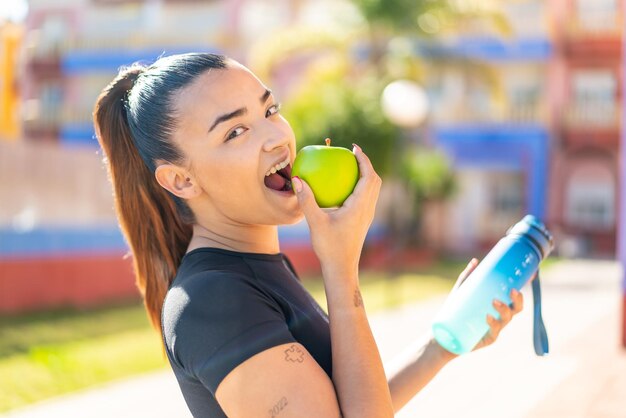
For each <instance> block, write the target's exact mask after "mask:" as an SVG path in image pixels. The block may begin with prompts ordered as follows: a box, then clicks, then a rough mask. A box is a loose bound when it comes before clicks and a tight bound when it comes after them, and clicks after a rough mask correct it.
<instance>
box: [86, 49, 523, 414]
mask: <svg viewBox="0 0 626 418" xmlns="http://www.w3.org/2000/svg"><path fill="white" fill-rule="evenodd" d="M279 111H280V105H279V104H278V103H277V102H276V99H275V98H274V96H273V94H272V92H271V90H269V89H268V88H267V87H266V86H265V85H264V84H263V83H262V82H261V81H259V79H258V78H256V77H255V76H254V74H252V73H251V72H250V71H249V70H248V69H246V68H245V67H243V66H242V65H240V64H238V63H237V62H235V61H233V60H231V59H228V58H226V57H223V56H219V55H213V54H185V55H177V56H171V57H166V58H161V59H159V60H158V61H157V62H156V63H154V64H152V65H150V66H149V67H145V68H144V67H138V66H135V67H131V68H128V69H125V70H122V71H121V72H120V74H119V75H118V76H117V78H115V79H114V80H113V81H112V82H111V84H110V85H109V86H107V87H106V88H105V89H104V90H103V92H102V94H101V95H100V97H99V98H98V101H97V103H96V107H95V111H94V121H95V125H96V131H97V136H98V140H99V141H100V144H101V146H102V149H103V151H104V154H105V157H106V164H107V167H108V170H109V175H110V178H111V181H112V184H113V189H114V197H115V204H116V209H117V214H118V218H119V222H120V224H121V226H122V229H123V232H124V235H125V237H126V239H127V241H128V243H129V245H130V247H131V250H132V254H133V260H134V268H135V274H136V277H137V284H138V287H139V289H140V290H141V292H142V294H143V296H144V300H145V305H146V308H147V311H148V314H149V317H150V318H151V320H152V323H153V324H154V325H155V327H157V329H159V330H161V332H162V336H163V341H164V344H165V350H166V353H167V357H168V359H169V362H170V364H171V366H172V369H173V371H174V373H175V375H176V378H177V379H178V382H179V384H180V388H181V390H182V393H183V395H184V397H185V400H186V402H187V404H188V406H189V409H190V410H191V412H192V414H193V415H194V416H197V417H224V416H228V417H245V418H247V417H262V416H265V417H280V418H284V417H300V418H301V417H331V418H337V417H339V416H341V415H343V416H344V417H358V418H364V417H375V418H381V417H391V416H393V414H394V411H398V410H399V409H400V408H401V407H402V406H403V405H404V404H406V403H407V402H408V401H409V400H410V399H411V398H412V397H413V396H414V395H415V394H416V393H417V392H418V391H419V390H420V389H421V388H422V387H423V386H424V385H426V384H427V383H428V382H429V381H430V380H431V379H432V378H433V376H434V375H435V374H436V373H437V372H438V371H439V370H440V369H441V368H442V367H443V366H444V365H445V364H446V363H447V362H448V361H450V360H451V359H452V358H453V357H454V356H453V355H452V354H450V353H448V352H446V351H445V350H444V349H442V348H441V347H439V346H438V345H437V344H436V343H435V342H434V340H432V339H431V338H428V339H426V340H425V342H424V344H423V345H420V346H419V347H416V348H415V350H414V352H413V353H412V355H410V356H409V357H407V358H406V359H404V362H403V363H402V364H401V366H400V367H399V368H398V369H397V371H395V372H394V373H393V376H391V378H390V379H389V380H387V378H386V376H385V372H384V370H383V366H382V363H381V359H380V356H379V353H378V349H377V347H376V344H375V341H374V339H373V338H372V333H371V331H370V327H369V325H368V321H367V316H366V313H365V309H364V307H363V302H362V299H361V294H360V292H359V268H358V266H359V257H360V253H361V250H362V246H363V242H364V239H365V235H366V232H367V230H368V228H369V226H370V224H371V222H372V218H373V216H374V209H375V205H376V201H377V198H378V192H379V189H380V185H381V180H380V178H379V177H378V175H377V174H376V173H375V171H374V169H373V168H372V165H371V164H370V161H369V159H368V157H367V156H366V155H365V154H364V153H363V151H362V150H361V149H360V148H359V147H358V146H356V145H355V146H354V150H353V152H354V154H355V156H356V158H357V160H358V163H359V168H360V172H361V177H360V179H359V182H358V184H357V186H356V188H355V190H354V192H353V193H352V195H351V196H350V197H349V198H348V199H347V200H346V202H345V203H344V204H343V206H342V207H341V208H339V209H337V210H333V211H323V210H321V209H320V208H319V207H318V206H317V205H316V203H315V199H314V198H313V195H312V192H311V189H310V188H309V187H308V185H307V184H306V183H305V182H304V181H301V180H299V179H298V178H294V179H293V180H291V179H290V173H291V164H292V163H293V160H294V158H295V154H296V143H295V138H294V134H293V131H292V130H291V128H290V126H289V124H288V123H287V121H286V120H285V119H284V118H283V117H282V116H281V115H280V112H279ZM292 181H293V183H291V182H292ZM303 216H304V217H305V218H306V220H307V222H308V225H309V228H310V232H311V240H312V245H313V248H314V250H315V253H316V255H317V257H318V258H319V260H320V263H321V266H322V275H323V278H324V286H325V289H326V295H327V300H328V316H326V314H325V313H324V312H323V311H322V309H320V307H319V306H318V305H317V304H316V302H315V301H314V300H313V299H312V298H311V296H310V295H309V294H308V293H307V292H306V290H305V289H304V288H303V287H302V285H301V284H300V282H299V279H298V278H297V276H296V273H295V272H294V270H293V268H292V266H291V264H290V262H289V260H288V259H287V257H286V256H285V255H284V254H282V253H281V252H280V247H279V242H278V233H277V225H279V224H293V223H295V222H297V221H299V220H301V219H302V217H303ZM475 265H476V260H472V262H471V263H470V265H468V268H467V269H466V271H464V272H463V273H462V274H461V276H460V279H461V280H462V279H464V277H466V276H467V274H469V272H470V271H471V270H472V269H473V267H474V266H475ZM512 299H513V301H514V303H513V304H512V307H508V306H505V305H503V304H499V305H498V304H496V309H497V310H498V311H499V313H500V315H501V319H500V320H494V319H493V318H488V321H489V323H490V326H491V331H490V333H489V334H488V336H487V337H485V339H484V340H483V341H482V342H481V343H480V344H479V346H484V345H487V344H489V343H491V342H492V341H493V340H494V339H495V338H496V337H497V335H498V333H499V332H500V330H501V329H502V327H503V326H505V325H506V324H507V323H508V322H509V321H510V320H511V317H512V316H513V315H514V314H516V313H517V312H519V311H520V310H521V309H522V296H521V294H519V293H515V294H513V295H512Z"/></svg>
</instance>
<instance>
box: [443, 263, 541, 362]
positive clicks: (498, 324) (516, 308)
mask: <svg viewBox="0 0 626 418" xmlns="http://www.w3.org/2000/svg"><path fill="white" fill-rule="evenodd" d="M477 265H478V260H477V259H475V258H473V259H472V260H471V261H470V262H469V264H468V265H467V267H466V268H465V270H463V272H462V273H461V274H460V275H459V278H458V280H457V282H456V284H455V285H454V288H453V291H454V290H456V289H457V288H458V287H459V286H460V285H461V284H462V283H463V282H464V281H465V279H467V277H468V276H469V275H470V273H471V272H472V271H474V269H475V268H476V266H477ZM534 278H535V276H533V278H532V279H531V280H534ZM509 297H510V298H511V301H512V303H511V305H510V306H509V305H507V304H505V303H503V302H501V301H499V300H494V302H493V307H494V309H495V310H496V311H497V312H498V314H500V319H496V318H494V317H493V316H491V315H487V318H486V319H487V324H488V325H489V332H487V334H485V336H484V337H483V339H482V340H480V341H479V342H478V344H476V346H475V347H474V350H472V351H476V350H478V349H481V348H483V347H487V346H488V345H491V344H493V343H494V342H495V341H496V340H497V339H498V335H500V332H502V330H503V329H504V327H506V326H507V325H508V324H509V322H511V320H512V319H513V317H514V316H515V315H517V314H518V313H520V312H521V311H522V309H523V308H524V296H523V295H522V293H521V292H518V291H517V290H515V289H513V290H512V291H511V294H510V295H509Z"/></svg>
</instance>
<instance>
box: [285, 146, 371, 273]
mask: <svg viewBox="0 0 626 418" xmlns="http://www.w3.org/2000/svg"><path fill="white" fill-rule="evenodd" d="M353 145H354V144H353ZM353 152H354V155H355V156H356V159H357V162H358V164H359V172H360V178H359V181H358V182H357V184H356V186H355V188H354V191H353V192H352V194H351V195H350V196H348V198H347V199H346V201H345V202H344V203H343V205H342V206H341V207H339V208H337V209H334V210H323V209H321V208H320V207H319V206H318V205H317V202H316V201H315V197H314V196H313V191H312V190H311V188H310V187H309V185H308V184H306V182H305V181H303V180H301V179H300V178H298V177H294V178H293V180H292V184H293V186H294V191H295V192H296V196H297V197H298V203H299V204H300V208H301V209H302V211H303V213H304V216H305V217H306V220H307V223H308V224H309V230H310V232H311V242H312V245H313V250H314V251H315V254H316V255H317V257H318V258H319V260H320V263H321V265H322V270H323V272H324V273H333V274H339V275H342V276H343V275H345V274H350V275H354V274H355V273H356V272H358V265H359V259H360V257H361V251H362V248H363V243H364V241H365V236H366V234H367V231H368V229H369V227H370V225H371V223H372V220H373V219H374V212H375V210H376V202H377V200H378V194H379V192H380V186H381V184H382V180H381V178H380V177H379V176H378V174H376V171H374V167H372V163H371V162H370V159H369V158H368V157H367V155H365V153H364V152H363V151H362V150H361V148H360V147H359V146H358V145H354V148H353ZM325 276H326V274H325Z"/></svg>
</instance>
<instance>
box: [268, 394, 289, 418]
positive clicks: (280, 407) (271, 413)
mask: <svg viewBox="0 0 626 418" xmlns="http://www.w3.org/2000/svg"><path fill="white" fill-rule="evenodd" d="M286 406H287V398H285V397H284V396H283V397H282V398H281V399H280V401H278V403H277V404H276V405H274V406H273V407H272V409H270V410H269V416H270V417H271V418H275V417H276V416H278V414H280V413H281V412H282V410H283V409H285V407H286Z"/></svg>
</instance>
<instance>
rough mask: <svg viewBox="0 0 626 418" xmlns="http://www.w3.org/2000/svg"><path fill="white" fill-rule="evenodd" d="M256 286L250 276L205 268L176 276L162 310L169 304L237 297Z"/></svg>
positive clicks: (180, 304)
mask: <svg viewBox="0 0 626 418" xmlns="http://www.w3.org/2000/svg"><path fill="white" fill-rule="evenodd" d="M256 288H257V284H256V283H255V280H254V278H253V277H251V276H247V275H245V274H242V273H239V272H233V271H227V270H205V271H200V272H195V273H193V274H189V275H184V276H177V277H176V278H175V279H174V281H173V282H172V284H171V286H170V288H169V290H168V291H167V294H166V297H165V301H164V306H163V308H164V310H165V309H167V308H168V307H170V306H172V305H173V306H176V307H177V309H176V310H180V308H181V307H184V306H188V305H193V304H196V303H199V304H201V305H203V306H205V305H206V304H207V303H208V302H213V303H215V302H218V301H220V300H223V299H224V297H226V295H229V297H237V295H238V294H239V293H241V292H247V291H252V290H255V289H256Z"/></svg>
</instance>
